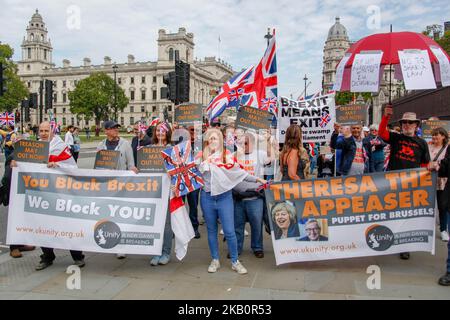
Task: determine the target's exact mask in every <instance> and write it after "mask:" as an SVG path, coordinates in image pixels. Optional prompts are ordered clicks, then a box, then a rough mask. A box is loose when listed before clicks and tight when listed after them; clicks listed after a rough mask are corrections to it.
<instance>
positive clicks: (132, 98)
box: [130, 91, 134, 101]
mask: <svg viewBox="0 0 450 320" xmlns="http://www.w3.org/2000/svg"><path fill="white" fill-rule="evenodd" d="M130 100H132V101H133V100H134V91H130Z"/></svg>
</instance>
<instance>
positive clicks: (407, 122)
mask: <svg viewBox="0 0 450 320" xmlns="http://www.w3.org/2000/svg"><path fill="white" fill-rule="evenodd" d="M400 123H402V124H403V123H406V124H413V123H417V121H411V120H402V121H401V122H400Z"/></svg>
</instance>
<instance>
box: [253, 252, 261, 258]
mask: <svg viewBox="0 0 450 320" xmlns="http://www.w3.org/2000/svg"><path fill="white" fill-rule="evenodd" d="M253 254H254V255H255V257H257V258H260V259H261V258H264V252H263V251H255V252H253Z"/></svg>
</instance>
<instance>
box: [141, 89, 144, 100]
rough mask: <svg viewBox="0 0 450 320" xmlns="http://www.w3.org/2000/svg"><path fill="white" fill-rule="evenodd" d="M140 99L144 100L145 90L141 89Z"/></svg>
mask: <svg viewBox="0 0 450 320" xmlns="http://www.w3.org/2000/svg"><path fill="white" fill-rule="evenodd" d="M141 100H142V101H144V100H145V91H141Z"/></svg>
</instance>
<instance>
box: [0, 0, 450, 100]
mask: <svg viewBox="0 0 450 320" xmlns="http://www.w3.org/2000/svg"><path fill="white" fill-rule="evenodd" d="M71 6H75V8H76V9H77V10H78V9H79V12H80V28H69V27H68V26H67V23H68V21H69V23H70V22H73V20H71V18H72V17H73V15H72V14H71V13H70V12H69V13H68V10H70V9H71ZM0 8H1V11H0V41H1V42H3V43H8V44H10V45H12V46H13V47H14V49H15V56H14V59H15V60H19V59H21V57H20V54H21V51H20V44H21V41H22V39H23V37H24V36H25V34H26V31H25V29H26V26H27V24H28V21H29V20H30V18H31V16H32V14H33V13H34V11H35V9H36V8H38V9H39V12H40V13H41V14H42V16H43V18H44V21H45V23H46V24H47V29H48V31H49V37H50V38H51V40H52V44H53V48H54V51H53V62H54V63H56V65H57V66H61V65H62V60H63V59H69V60H70V61H71V63H72V65H81V64H82V62H83V58H84V57H89V58H91V60H92V63H93V64H101V63H103V57H104V56H106V55H107V56H110V57H111V58H112V59H113V61H117V62H125V61H126V60H127V55H128V54H130V53H131V54H133V55H134V56H135V57H136V61H155V60H156V57H157V45H156V39H157V37H158V29H160V28H164V29H166V30H167V31H168V32H169V31H170V32H176V31H177V30H178V28H179V27H185V28H186V29H187V31H188V32H192V33H194V41H195V45H196V46H195V52H194V55H195V56H196V57H198V58H202V59H203V58H204V57H205V56H216V57H217V56H218V37H219V35H220V38H221V46H220V57H221V58H222V59H224V60H225V61H226V62H228V63H230V64H231V65H232V66H233V68H234V70H240V69H241V68H243V67H246V66H248V65H251V64H256V63H257V62H258V61H259V59H260V58H261V57H262V55H263V53H264V49H265V46H266V40H265V39H264V35H265V34H266V32H267V28H268V27H271V28H276V30H277V49H278V52H277V60H278V76H279V92H280V94H281V95H290V94H293V95H294V97H296V96H298V95H299V94H300V93H301V91H302V90H303V87H304V81H303V80H302V79H303V77H304V75H305V73H306V74H307V75H308V77H309V79H310V81H311V82H312V83H311V85H310V87H309V88H308V92H309V93H311V92H313V91H317V90H319V88H320V87H321V82H322V67H323V65H322V51H323V46H324V43H325V40H326V38H327V34H328V30H329V28H330V27H331V26H332V25H333V24H334V20H335V17H336V16H340V17H341V23H342V24H343V25H344V26H345V27H346V28H347V32H348V34H349V36H350V39H351V40H354V41H356V40H358V39H360V38H362V37H364V36H367V35H369V34H372V33H380V32H387V31H388V30H389V25H390V24H391V23H392V24H393V28H394V31H404V30H408V31H416V32H421V31H422V30H423V29H425V27H426V26H427V25H429V24H443V23H444V21H450V2H448V1H447V0H434V1H428V0H422V1H409V0H391V1H387V0H386V1H385V0H358V1H353V0H347V1H342V0H320V1H314V0H277V1H269V0H225V1H215V0H190V1H181V0H164V1H160V0H156V1H155V0H153V1H144V0H128V1H123V0H88V1H87V0H70V1H67V0H58V1H54V0H0ZM377 11H379V15H376V12H377ZM72 12H73V11H72ZM373 21H375V22H376V21H379V26H377V24H376V23H375V24H373V23H372V24H370V22H373ZM368 22H369V27H368ZM378 27H379V28H378Z"/></svg>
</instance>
